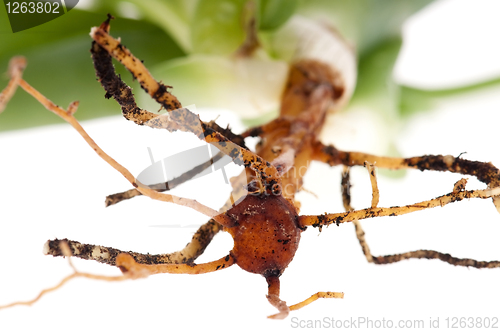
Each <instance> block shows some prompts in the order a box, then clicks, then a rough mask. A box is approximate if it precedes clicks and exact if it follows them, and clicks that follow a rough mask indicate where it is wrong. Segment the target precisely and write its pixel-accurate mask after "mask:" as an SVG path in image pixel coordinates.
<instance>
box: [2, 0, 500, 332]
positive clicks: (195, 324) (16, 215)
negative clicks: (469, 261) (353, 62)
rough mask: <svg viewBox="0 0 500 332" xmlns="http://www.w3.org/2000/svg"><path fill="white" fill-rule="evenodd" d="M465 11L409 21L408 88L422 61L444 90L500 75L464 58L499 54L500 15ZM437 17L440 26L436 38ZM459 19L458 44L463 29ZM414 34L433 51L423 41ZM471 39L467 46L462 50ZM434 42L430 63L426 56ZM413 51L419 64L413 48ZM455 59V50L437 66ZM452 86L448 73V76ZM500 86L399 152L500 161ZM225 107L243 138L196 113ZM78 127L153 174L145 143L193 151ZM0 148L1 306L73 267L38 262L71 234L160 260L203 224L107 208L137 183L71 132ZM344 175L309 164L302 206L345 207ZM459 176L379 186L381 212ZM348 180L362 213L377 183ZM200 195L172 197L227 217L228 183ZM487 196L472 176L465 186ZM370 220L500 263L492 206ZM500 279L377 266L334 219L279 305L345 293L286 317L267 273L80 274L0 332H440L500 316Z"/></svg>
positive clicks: (171, 138)
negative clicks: (311, 329)
mask: <svg viewBox="0 0 500 332" xmlns="http://www.w3.org/2000/svg"><path fill="white" fill-rule="evenodd" d="M467 3H468V4H470V3H472V2H466V1H454V2H451V1H447V2H442V3H441V4H437V5H434V8H433V10H427V13H425V14H426V15H420V16H419V17H417V18H418V19H415V20H413V22H412V24H413V25H412V26H413V27H414V29H415V31H416V30H421V35H420V36H413V37H412V39H413V41H414V43H417V44H413V45H412V44H411V43H410V40H411V39H408V40H407V41H406V43H405V52H406V53H405V57H406V59H402V60H401V61H400V63H399V64H398V72H397V77H398V78H399V80H400V81H405V82H409V81H410V80H411V79H412V78H413V79H414V82H415V84H424V83H422V78H419V77H418V75H416V73H415V72H412V71H411V70H410V69H411V68H415V67H416V66H419V68H420V70H418V71H417V73H418V72H420V73H422V72H425V73H426V74H425V75H423V76H422V77H423V78H426V79H427V80H430V81H432V82H439V81H440V80H442V81H443V82H444V81H445V80H446V76H447V75H448V74H450V73H453V74H454V75H455V74H457V75H458V74H460V73H461V72H462V73H463V77H462V79H472V80H474V79H477V78H478V77H479V76H478V75H479V74H478V75H476V76H474V75H475V74H470V73H471V72H475V71H474V68H476V69H477V70H479V71H481V70H482V73H483V74H482V75H483V76H481V77H485V76H484V70H483V69H481V68H483V67H486V69H488V68H491V70H487V74H488V75H490V74H491V73H497V74H498V70H499V63H498V61H496V59H499V57H498V56H496V57H492V60H493V61H490V62H489V63H488V65H487V66H486V65H485V61H486V60H485V59H484V58H482V59H479V60H478V61H475V60H474V59H476V58H474V57H472V55H471V54H470V53H467V52H466V51H467V49H471V50H472V51H471V52H472V53H473V54H482V55H488V54H491V53H493V54H495V53H494V52H497V53H496V54H498V48H496V49H495V45H494V44H495V43H494V40H495V39H493V37H491V35H493V36H495V37H494V38H497V37H498V32H499V27H498V25H496V26H495V25H494V24H495V23H494V22H493V21H492V20H489V19H487V18H488V16H489V15H490V14H491V13H492V12H493V11H494V10H493V8H492V7H491V5H492V2H486V1H484V2H481V3H480V4H479V3H478V2H475V4H476V5H475V6H474V7H473V8H467ZM488 6H490V7H488ZM453 8H463V9H462V11H459V10H458V9H457V10H454V9H453ZM496 13H498V11H497V12H496ZM457 17H458V18H457ZM426 20H427V21H426ZM433 20H434V21H433ZM432 22H438V25H437V26H434V27H433V28H432V29H431V28H429V27H432V24H433V23H432ZM486 22H489V24H490V25H489V26H487V25H486ZM456 23H459V24H456ZM452 24H456V25H452ZM464 26H465V28H466V29H465V30H466V31H467V34H465V35H464V33H463V32H461V30H460V29H461V28H464ZM424 27H427V28H428V29H424ZM442 30H447V31H451V32H454V33H456V34H457V35H462V36H464V38H463V39H462V38H459V37H456V40H455V37H443V39H442V40H441V41H442V42H441V43H439V42H432V39H431V38H432V37H433V36H436V35H438V34H439V32H440V31H442ZM411 31H413V30H412V28H411V26H408V27H407V30H406V32H407V33H408V34H410V35H411V33H412V32H411ZM450 36H453V34H451V35H450ZM419 38H420V39H419ZM476 39H477V40H476ZM419 40H420V41H421V42H422V41H423V42H428V44H425V43H424V44H420V45H418V41H419ZM478 40H481V42H479V41H478ZM452 41H456V42H458V44H454V43H453V42H452ZM468 43H474V46H473V47H468V46H466V45H469V44H468ZM497 44H498V43H497ZM457 45H458V46H457ZM464 45H465V46H464ZM453 47H458V48H459V49H461V50H462V51H461V52H458V51H457V49H455V50H454V49H453ZM496 47H498V46H496ZM477 48H482V49H481V51H478V50H477ZM429 49H432V50H433V52H434V53H433V54H434V55H435V56H426V55H423V54H424V53H428V50H429ZM419 50H420V52H422V53H421V54H420V55H418V54H415V53H414V52H418V51H419ZM410 51H411V52H410ZM446 51H448V52H450V54H452V55H453V56H452V57H450V56H447V57H442V56H441V54H442V53H443V52H446ZM456 58H459V59H462V60H461V61H458V62H459V63H460V64H461V65H460V66H458V65H455V67H454V70H451V71H445V70H443V71H442V72H440V71H439V70H438V69H439V68H441V69H443V68H445V67H446V66H449V65H450V62H451V59H456ZM419 59H420V60H419ZM405 61H407V62H406V63H405ZM495 66H496V67H495ZM28 68H29V67H28ZM429 68H431V69H432V68H435V69H434V70H428V69H429ZM426 70H428V71H426ZM432 74H434V77H433V76H432ZM486 76H487V75H486ZM458 79H459V78H456V77H455V78H453V82H457V80H458ZM445 83H446V82H445ZM449 83H450V82H448V83H447V84H449ZM443 84H444V83H443ZM498 92H499V91H498V88H497V89H490V91H483V92H481V93H476V94H467V95H464V96H463V97H461V98H460V99H457V100H454V101H452V102H447V103H442V104H441V105H440V107H439V110H437V111H434V112H426V113H425V112H424V113H422V114H421V115H419V116H418V117H416V118H415V119H413V120H412V121H411V122H410V124H409V125H408V126H407V127H406V128H405V129H404V131H402V133H401V136H400V138H399V140H398V147H399V149H400V151H401V152H402V153H403V154H404V155H405V156H414V155H422V154H433V153H434V154H452V155H455V156H456V155H458V154H460V153H461V152H467V154H466V155H464V157H466V158H469V159H473V160H481V161H491V162H493V163H494V164H495V165H500V154H499V153H498V147H497V146H496V143H497V141H498V139H497V136H496V135H497V133H498V116H497V114H498V111H499V110H500V97H499V93H498ZM18 94H21V92H18ZM23 94H24V93H23ZM18 97H19V96H18ZM7 111H8V109H7ZM40 111H41V112H43V111H44V110H43V109H42V108H41V109H40ZM219 114H220V115H221V118H220V120H221V123H222V124H224V122H230V123H231V124H232V125H233V127H235V129H236V130H238V129H240V130H241V127H239V126H241V125H239V124H238V119H236V118H235V116H234V115H231V114H230V113H227V112H224V111H217V112H213V111H212V112H208V113H205V114H203V117H205V118H206V119H212V118H215V117H216V116H217V115H219ZM83 126H84V128H86V129H87V130H88V132H89V134H90V135H91V136H92V137H93V138H94V139H95V141H96V142H97V143H98V144H99V145H100V146H101V147H102V148H103V149H104V150H105V151H106V152H108V153H109V154H110V155H111V156H112V157H114V158H115V159H116V160H117V161H119V162H120V163H122V164H123V165H125V166H126V167H128V168H129V169H130V170H131V171H132V172H133V173H134V174H137V173H138V172H140V171H141V170H142V169H144V168H145V167H147V166H149V162H150V161H149V157H148V154H147V149H146V147H148V146H150V147H153V153H154V154H155V159H160V158H161V157H162V155H161V153H158V154H156V152H155V151H157V150H155V149H154V147H155V146H167V147H169V148H171V150H169V151H168V153H172V154H173V153H175V152H178V151H182V150H183V149H184V144H187V146H189V147H193V146H196V145H199V144H200V143H199V142H197V141H196V139H193V138H191V137H189V135H182V134H174V135H169V134H165V133H156V132H153V131H151V130H149V129H148V128H138V127H137V126H135V125H134V124H132V123H128V122H127V121H125V120H123V119H122V118H121V117H119V116H117V117H112V118H107V119H104V120H95V121H88V122H85V123H83ZM352 131H353V132H356V131H358V132H360V135H361V134H362V133H361V131H362V129H360V127H359V126H357V124H356V123H352ZM341 141H342V139H341V138H339V142H341ZM343 144H344V146H342V148H345V149H347V148H349V146H347V143H343ZM357 144H359V143H357ZM356 147H359V145H356ZM360 149H362V144H361V148H360ZM366 152H370V151H366ZM162 153H163V152H162ZM0 155H1V156H2V162H1V163H0V180H1V183H2V190H1V192H0V202H1V203H0V204H1V215H2V217H1V219H2V222H1V223H0V250H1V252H2V261H1V270H0V271H1V273H0V304H5V303H9V302H12V301H17V300H28V299H31V298H33V297H34V296H36V294H38V292H39V291H40V290H41V289H43V288H47V287H50V286H53V285H55V284H56V283H57V282H58V281H59V280H61V279H62V278H63V277H64V276H66V275H67V274H69V273H70V272H71V271H70V269H69V267H68V265H67V263H66V262H65V261H64V259H62V258H52V257H46V256H43V255H42V246H43V244H44V242H45V241H46V240H47V239H53V238H56V237H57V238H65V237H67V238H70V239H73V240H77V241H80V242H83V243H94V244H100V245H105V246H111V247H116V248H120V249H123V250H134V251H139V252H144V253H145V252H149V253H164V252H171V251H175V250H178V249H180V248H182V247H183V246H184V245H185V244H186V243H187V242H188V241H189V240H190V238H191V235H192V234H193V232H194V231H195V230H196V228H195V227H194V226H192V225H195V224H196V225H201V224H202V223H204V222H205V220H206V218H205V217H204V216H202V215H200V214H198V213H195V212H193V211H190V210H188V209H185V208H182V207H177V206H173V205H169V204H162V203H160V202H153V201H150V200H148V199H146V198H136V199H133V200H131V201H128V202H124V203H121V204H119V205H117V206H114V207H110V208H106V209H105V208H104V204H103V202H104V197H105V196H106V195H107V194H110V193H114V192H117V191H121V190H125V189H128V188H129V185H128V184H127V182H126V180H124V179H123V177H122V176H121V175H120V174H118V173H117V172H116V171H114V170H113V169H111V167H109V166H108V165H107V164H105V163H104V162H103V161H102V160H100V159H99V158H98V157H97V156H96V155H95V153H94V152H93V151H92V150H91V149H90V148H88V146H86V144H85V143H84V141H83V140H82V139H81V138H80V137H79V136H78V135H77V133H76V132H75V131H74V130H73V129H72V128H70V126H69V125H58V126H48V127H43V128H37V129H30V130H23V131H16V132H7V133H2V134H0ZM233 171H237V170H233ZM340 171H341V170H340V168H333V169H331V168H329V167H327V166H325V165H320V164H313V165H312V167H311V170H310V172H309V173H308V175H307V177H306V179H305V187H306V188H307V189H308V190H309V191H311V192H314V193H315V194H316V195H317V196H318V198H316V197H314V196H313V195H311V194H308V193H301V194H300V196H298V198H299V199H300V200H301V201H302V203H303V208H302V211H301V213H302V214H320V213H324V212H337V211H342V206H341V198H340V194H339V192H340V189H339V183H340ZM221 178H222V174H221V173H220V172H217V173H214V174H212V175H211V176H209V177H206V179H204V180H211V181H212V182H211V183H212V184H213V186H214V187H215V186H219V185H220V184H221ZM459 178H460V176H458V175H451V174H442V173H432V172H424V173H422V172H419V171H414V172H408V174H407V177H405V178H404V179H399V180H391V179H388V178H383V177H381V178H380V179H379V187H380V192H381V201H380V204H379V206H393V205H401V204H409V203H414V202H417V201H420V200H424V199H429V198H433V197H435V196H438V195H441V194H444V193H447V192H450V191H451V190H452V188H453V184H454V182H455V181H457V180H458V179H459ZM200 181H201V179H200ZM352 181H353V185H354V187H353V191H352V194H353V196H354V200H353V205H354V207H356V208H363V207H367V206H369V204H370V187H369V181H368V176H367V174H365V171H364V170H363V169H357V170H355V171H354V172H353V174H352ZM199 187H202V186H199V185H198V184H194V186H193V187H187V188H185V189H183V190H184V191H179V192H178V194H179V195H184V196H188V197H196V198H197V199H199V200H200V201H202V202H203V203H205V204H207V205H210V206H212V207H213V208H218V207H219V206H220V205H221V204H222V202H224V200H225V199H226V197H227V189H228V188H227V187H224V186H222V189H220V190H219V189H218V188H213V189H211V190H209V191H208V190H206V189H204V191H202V192H199V189H198V190H195V189H194V188H199ZM483 187H484V186H483V185H482V184H480V183H478V182H477V181H475V180H470V181H469V184H468V187H467V188H468V189H472V188H483ZM203 188H206V186H203ZM195 191H198V192H195ZM175 225H188V226H190V227H175ZM363 225H364V227H365V231H366V233H367V235H366V237H367V241H368V243H369V244H370V245H371V249H372V253H373V254H374V255H385V254H391V253H400V252H404V251H409V250H417V249H434V250H439V251H443V252H448V253H451V254H452V255H454V256H457V257H470V258H475V259H478V260H500V241H498V235H499V234H500V216H499V215H498V213H497V211H496V210H495V208H494V207H493V204H492V203H491V201H490V200H472V201H469V202H461V203H457V204H454V205H450V206H447V207H444V208H436V209H433V210H429V211H423V212H419V213H415V214H413V215H407V216H402V217H397V218H378V219H372V220H366V221H364V222H363ZM231 247H232V240H231V238H230V236H229V235H228V234H219V235H218V236H217V237H216V239H215V240H214V242H213V243H212V245H211V246H210V247H209V249H208V250H207V252H206V256H203V257H202V258H203V260H201V261H209V260H213V259H217V258H220V257H222V256H224V255H225V254H226V253H227V252H228V251H229V250H230V249H231ZM74 262H75V264H76V266H77V268H78V269H80V270H81V271H86V272H92V273H97V274H108V275H118V274H119V272H118V270H117V269H116V268H112V267H107V266H104V265H102V264H98V263H96V262H86V261H81V260H76V259H75V260H74ZM499 280H500V269H497V270H477V269H468V268H464V267H455V266H450V265H448V264H445V263H443V262H440V261H427V260H411V261H405V262H400V263H397V264H393V265H388V266H375V265H371V264H368V263H367V262H366V261H365V258H364V256H363V254H362V252H361V249H360V247H359V245H358V243H357V240H356V238H355V235H354V227H353V226H352V225H342V226H340V227H336V226H331V227H329V228H326V229H323V232H322V233H321V234H319V233H318V231H317V230H316V229H312V228H311V229H308V230H307V231H306V232H305V233H303V237H302V240H301V244H300V248H299V251H298V252H297V255H296V257H295V259H294V261H293V262H292V263H291V264H290V266H289V268H288V269H287V270H286V271H285V273H284V275H283V276H282V278H281V283H282V286H281V297H282V298H283V299H284V300H286V301H287V302H288V303H289V304H294V303H296V302H299V301H302V300H304V299H305V298H307V297H308V296H310V295H311V294H313V293H315V292H317V291H342V292H344V293H345V298H344V299H343V300H336V299H328V300H319V301H317V302H316V303H314V304H312V305H310V306H308V307H306V308H304V309H301V310H300V311H297V312H293V313H292V314H291V315H290V317H289V318H287V320H285V321H269V320H267V319H266V316H267V315H269V314H273V313H275V309H274V308H273V307H272V306H271V305H269V304H268V302H267V300H266V298H265V294H266V293H267V284H266V282H265V280H264V279H263V278H262V277H261V276H259V275H252V274H249V273H246V272H244V271H242V270H241V269H239V268H238V267H237V266H233V267H231V268H229V269H226V270H223V271H219V272H216V273H210V274H207V275H198V276H186V275H157V276H153V277H150V278H147V279H145V280H138V281H126V282H121V283H107V282H99V281H92V280H73V281H71V282H70V283H68V284H67V285H66V286H64V287H63V288H62V289H60V290H58V291H57V292H55V293H51V294H48V295H46V296H45V297H44V298H42V300H40V301H39V302H38V303H36V304H35V305H33V306H32V307H16V308H12V309H8V310H5V311H0V330H1V331H28V330H33V331H34V330H42V331H43V330H48V329H49V328H50V329H54V330H61V329H67V330H71V331H84V330H98V331H99V330H118V329H119V330H125V331H129V330H144V331H147V330H151V331H153V330H158V331H167V330H178V329H180V328H182V329H189V330H195V329H196V330H205V329H208V328H212V327H215V328H217V329H218V330H234V329H238V330H248V331H250V330H252V331H253V330H260V329H264V330H269V329H279V330H286V329H293V328H292V325H293V324H295V323H298V322H302V324H306V320H322V319H323V318H324V317H333V318H335V319H341V320H342V319H348V320H349V319H350V318H351V317H353V318H357V317H367V318H369V319H371V320H373V321H375V320H381V319H382V318H385V319H386V320H392V321H394V324H397V321H398V320H406V319H408V320H423V321H424V323H425V326H426V327H428V326H429V319H430V318H431V317H432V318H433V319H436V318H438V317H439V318H440V327H441V328H443V327H445V326H446V325H445V324H446V321H445V318H446V317H490V318H491V317H497V319H498V318H499V317H500V314H499V311H498V303H497V302H498V298H499V297H500V287H499V284H498V281H499ZM498 324H500V323H498ZM497 326H498V325H497Z"/></svg>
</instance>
